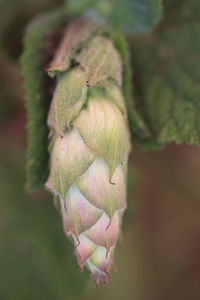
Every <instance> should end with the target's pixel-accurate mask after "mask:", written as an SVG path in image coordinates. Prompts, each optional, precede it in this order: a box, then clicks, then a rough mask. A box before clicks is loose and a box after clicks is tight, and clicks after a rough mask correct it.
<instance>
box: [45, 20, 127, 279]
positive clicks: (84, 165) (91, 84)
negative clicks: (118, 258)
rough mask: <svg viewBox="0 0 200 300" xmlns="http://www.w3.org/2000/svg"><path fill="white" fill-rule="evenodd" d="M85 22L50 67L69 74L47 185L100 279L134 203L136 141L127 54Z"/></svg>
mask: <svg viewBox="0 0 200 300" xmlns="http://www.w3.org/2000/svg"><path fill="white" fill-rule="evenodd" d="M79 25H80V23H79V24H78V25H77V23H75V24H72V25H71V26H70V27H69V28H68V29H67V34H66V40H65V41H64V42H63V43H62V45H61V47H60V50H59V51H58V55H57V57H55V60H54V62H53V64H52V65H53V67H51V68H50V71H51V72H52V70H53V71H54V70H61V69H62V72H58V73H56V74H58V75H57V85H56V89H55V92H54V95H53V99H52V103H51V108H50V112H49V117H48V125H49V128H50V137H51V141H50V146H49V148H50V156H51V159H50V175H49V178H48V181H47V183H46V187H47V188H48V189H49V190H50V191H51V192H52V193H53V194H54V195H55V197H56V198H57V199H58V200H59V206H60V209H61V213H62V219H63V226H64V231H65V233H66V235H67V236H68V237H70V238H71V239H72V241H73V243H74V246H75V253H76V257H77V260H78V263H79V265H80V268H81V270H83V268H84V267H86V268H88V269H89V270H90V272H91V274H92V277H93V278H94V280H95V282H96V284H97V285H98V284H99V283H100V282H105V283H106V282H109V281H110V273H109V272H110V269H111V267H112V264H113V254H114V248H115V246H116V243H117V240H118V238H119V234H120V227H121V221H122V216H123V213H124V210H125V208H126V168H127V159H128V154H129V151H130V143H129V131H128V127H127V120H126V108H125V103H124V98H123V94H122V90H121V85H122V61H121V58H120V55H119V53H118V52H117V50H116V48H115V47H114V45H113V43H112V41H111V40H110V39H109V38H107V37H105V36H103V35H102V34H100V33H98V32H96V33H95V34H94V32H93V33H92V34H91V36H90V38H88V37H87V39H86V37H85V35H84V34H83V31H84V28H85V27H86V28H87V29H88V24H86V25H84V26H85V27H84V26H79ZM77 28H78V29H77ZM74 30H79V33H80V36H79V37H80V38H79V37H78V38H77V35H76V40H75V41H74V40H73V39H74V35H73V36H70V32H72V31H74ZM90 31H93V29H91V30H90ZM87 32H88V31H87ZM87 34H88V35H89V33H87ZM83 38H84V39H85V40H86V41H85V42H84V43H83V41H81V39H83ZM67 41H68V42H69V41H70V43H71V49H70V51H69V48H68V50H67V48H66V45H68V46H67V47H69V43H67ZM78 43H80V45H81V46H80V47H78V46H77V45H78ZM64 48H65V50H66V51H63V50H64ZM74 49H76V51H75V50H74ZM67 51H68V52H67ZM66 53H68V54H67V55H66ZM69 53H70V54H69ZM59 55H60V57H59Z"/></svg>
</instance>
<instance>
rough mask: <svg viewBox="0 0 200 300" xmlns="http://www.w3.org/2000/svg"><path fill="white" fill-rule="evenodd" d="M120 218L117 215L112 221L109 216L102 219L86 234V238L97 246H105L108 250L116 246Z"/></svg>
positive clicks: (116, 214)
mask: <svg viewBox="0 0 200 300" xmlns="http://www.w3.org/2000/svg"><path fill="white" fill-rule="evenodd" d="M119 226H120V218H119V215H118V213H115V215H114V216H113V218H112V219H111V220H110V218H109V217H108V215H107V214H105V213H104V214H103V215H102V217H101V218H100V219H99V220H98V221H97V222H96V224H94V225H93V226H92V227H91V228H90V229H89V230H87V232H86V236H87V237H88V238H89V239H91V240H92V241H93V242H94V243H95V244H96V245H99V246H104V247H106V248H107V249H109V248H110V247H112V246H113V245H115V244H116V242H117V239H118V234H119V230H120V228H119Z"/></svg>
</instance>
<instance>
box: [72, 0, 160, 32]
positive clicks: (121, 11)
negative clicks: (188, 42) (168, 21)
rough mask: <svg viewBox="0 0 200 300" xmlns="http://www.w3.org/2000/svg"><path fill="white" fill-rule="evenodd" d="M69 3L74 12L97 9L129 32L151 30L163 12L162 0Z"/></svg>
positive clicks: (106, 0)
mask: <svg viewBox="0 0 200 300" xmlns="http://www.w3.org/2000/svg"><path fill="white" fill-rule="evenodd" d="M67 5H68V6H69V9H70V10H71V11H72V12H74V13H81V12H82V11H84V10H86V9H88V13H89V14H91V11H95V12H96V13H98V14H99V15H100V16H102V17H103V18H105V19H106V20H107V21H109V23H110V24H111V26H112V27H113V28H115V29H122V30H124V31H125V32H127V33H129V34H138V33H146V32H149V31H151V30H152V29H153V28H154V27H155V26H156V25H157V23H158V22H159V20H160V18H161V14H162V5H161V0H110V1H108V0H82V1H80V0H69V1H67Z"/></svg>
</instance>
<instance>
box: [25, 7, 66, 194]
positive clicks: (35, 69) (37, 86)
mask: <svg viewBox="0 0 200 300" xmlns="http://www.w3.org/2000/svg"><path fill="white" fill-rule="evenodd" d="M65 22H66V14H65V13H64V12H63V9H59V10H54V11H53V12H50V13H47V14H44V15H42V16H39V17H37V18H36V19H34V20H33V21H32V22H31V23H30V25H29V26H28V28H27V30H26V35H25V40H24V47H25V49H24V53H23V56H22V59H21V63H22V72H23V77H24V89H25V100H26V107H27V113H28V126H27V127H28V128H27V129H28V151H27V188H28V189H29V190H30V191H32V190H34V189H37V188H41V187H42V186H43V185H44V183H45V181H46V179H47V176H48V157H49V155H48V128H47V125H46V122H47V113H48V110H49V103H50V100H51V99H50V96H49V95H48V92H47V77H46V74H45V71H44V68H45V67H46V64H47V63H48V61H45V58H46V57H48V53H47V49H48V48H47V45H46V43H45V41H47V35H48V34H49V32H50V31H53V30H54V29H57V28H58V27H59V26H62V25H63V24H64V23H65Z"/></svg>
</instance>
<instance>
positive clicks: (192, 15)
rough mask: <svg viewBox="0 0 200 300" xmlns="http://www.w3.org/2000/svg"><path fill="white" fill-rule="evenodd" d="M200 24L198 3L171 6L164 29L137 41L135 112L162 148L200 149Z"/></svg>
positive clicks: (134, 54) (134, 52)
mask: <svg viewBox="0 0 200 300" xmlns="http://www.w3.org/2000/svg"><path fill="white" fill-rule="evenodd" d="M166 3H168V2H167V1H166ZM199 20H200V2H199V1H198V0H191V1H187V2H186V1H175V2H174V9H173V3H172V1H170V3H168V6H167V10H166V17H165V19H164V21H163V23H162V24H161V25H160V27H159V29H158V30H157V31H156V32H155V33H154V34H152V35H149V36H146V37H145V38H137V39H134V40H133V41H132V58H133V68H134V73H135V99H136V103H135V106H136V107H137V109H138V112H139V114H140V115H141V116H142V117H143V120H144V121H145V123H146V125H147V126H148V128H149V129H150V131H151V133H152V136H153V140H155V141H157V142H158V143H162V144H165V143H169V142H172V141H174V142H176V143H189V144H197V145H199V144H200V122H199V111H200V85H199V77H200V57H199V52H200V40H199V35H200V22H199Z"/></svg>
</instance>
